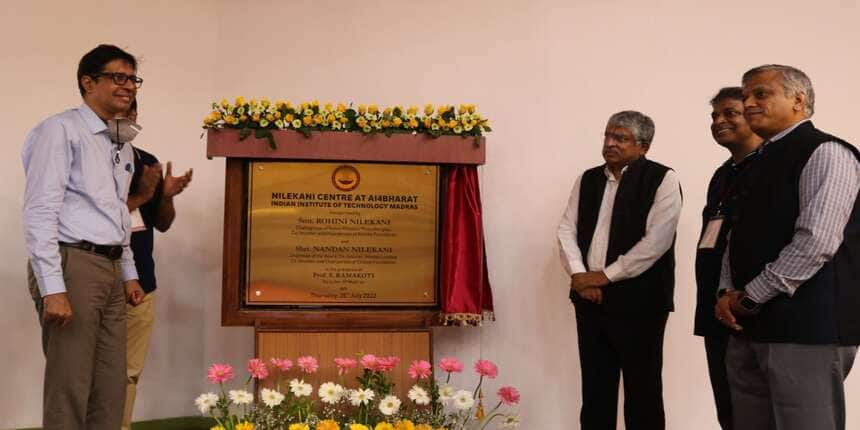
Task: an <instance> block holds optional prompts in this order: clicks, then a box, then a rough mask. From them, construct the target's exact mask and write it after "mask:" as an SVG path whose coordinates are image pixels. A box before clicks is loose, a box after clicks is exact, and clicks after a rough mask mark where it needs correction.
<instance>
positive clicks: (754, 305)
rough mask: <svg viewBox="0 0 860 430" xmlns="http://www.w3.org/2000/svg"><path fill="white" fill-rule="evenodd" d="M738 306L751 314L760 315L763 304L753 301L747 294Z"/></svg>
mask: <svg viewBox="0 0 860 430" xmlns="http://www.w3.org/2000/svg"><path fill="white" fill-rule="evenodd" d="M738 305H740V307H742V308H744V309H746V310H747V311H748V312H750V313H758V311H759V309H761V303H759V302H757V301H755V300H753V299H751V298H750V296H748V295H746V294H744V296H743V297H742V298H741V299H740V301H738Z"/></svg>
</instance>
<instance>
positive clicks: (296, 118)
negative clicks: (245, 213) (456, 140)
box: [203, 96, 492, 148]
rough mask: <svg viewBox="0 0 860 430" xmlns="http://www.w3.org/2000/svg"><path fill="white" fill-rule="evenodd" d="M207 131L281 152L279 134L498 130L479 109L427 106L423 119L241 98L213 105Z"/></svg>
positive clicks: (387, 111)
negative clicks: (226, 132) (235, 132)
mask: <svg viewBox="0 0 860 430" xmlns="http://www.w3.org/2000/svg"><path fill="white" fill-rule="evenodd" d="M203 128H206V129H222V128H233V129H239V130H241V132H240V133H239V139H240V140H244V139H245V138H247V137H248V136H250V135H251V133H254V136H255V137H257V138H258V139H264V138H265V139H266V140H268V142H269V145H270V146H272V148H274V147H275V140H274V137H273V135H272V131H273V130H293V131H296V132H299V133H302V134H304V135H305V136H306V137H310V134H311V132H312V131H342V132H360V133H364V134H373V133H382V134H385V135H386V136H391V135H392V134H394V133H411V134H419V133H421V134H427V135H430V136H433V137H439V136H442V135H453V136H464V137H467V136H472V137H474V138H475V139H476V141H477V139H478V138H480V137H481V136H482V134H483V133H484V132H490V131H492V130H491V129H490V126H489V121H488V120H487V119H486V118H484V117H482V116H481V115H480V114H479V113H477V112H476V109H475V105H471V104H461V105H460V106H459V107H455V106H453V105H451V106H449V105H439V106H433V105H432V104H428V105H426V106H424V111H423V115H421V113H419V111H418V107H417V106H410V107H409V108H407V109H404V108H403V106H394V107H386V108H383V109H380V108H379V107H378V106H377V105H375V104H371V105H363V104H361V105H358V107H355V108H354V107H353V105H352V104H351V103H350V104H349V105H346V104H344V103H338V104H337V105H333V104H332V103H325V104H323V105H321V104H320V102H319V101H317V100H314V101H312V102H303V103H300V104H299V105H298V106H295V105H293V104H292V103H290V101H288V100H284V101H276V102H274V103H272V102H271V101H269V100H268V99H262V100H260V101H257V100H256V99H250V100H247V101H246V100H245V98H244V97H241V96H240V97H237V98H236V101H235V103H230V102H229V101H228V100H227V99H223V100H221V102H213V103H212V112H210V113H209V115H208V116H207V117H206V118H204V119H203Z"/></svg>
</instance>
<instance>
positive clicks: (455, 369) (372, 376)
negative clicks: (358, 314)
mask: <svg viewBox="0 0 860 430" xmlns="http://www.w3.org/2000/svg"><path fill="white" fill-rule="evenodd" d="M333 364H334V365H335V366H337V371H338V379H339V381H338V382H333V381H329V382H325V383H322V384H320V386H319V387H317V388H316V390H315V389H314V387H312V386H311V384H308V383H306V382H305V381H304V380H303V379H302V377H303V376H307V375H311V374H313V373H316V372H317V371H318V369H319V362H318V360H317V359H316V358H314V357H310V356H305V357H299V358H298V359H297V360H296V363H295V366H294V365H293V362H292V361H291V360H289V359H279V358H273V359H271V361H270V362H269V363H268V364H267V363H266V362H264V361H263V360H260V359H259V358H253V359H251V360H249V361H248V364H247V370H248V373H249V376H248V378H247V379H246V380H245V383H244V385H243V386H242V388H241V389H234V390H230V389H228V388H227V387H226V386H225V383H227V382H229V381H231V380H233V379H234V377H235V374H234V371H233V368H232V367H231V366H230V365H228V364H217V363H216V364H213V365H212V366H210V367H209V370H208V373H207V378H208V379H209V381H210V382H212V383H214V384H217V385H218V387H219V390H218V391H219V392H218V393H213V392H208V393H203V394H201V395H200V396H199V397H197V399H196V400H195V401H194V403H195V404H196V405H197V407H198V409H199V410H200V412H201V413H202V414H204V415H210V416H212V417H213V418H214V419H215V421H216V422H217V426H215V427H213V428H212V430H281V429H286V430H484V429H491V428H498V427H499V426H501V427H502V428H515V427H517V426H518V425H519V417H518V416H517V415H516V414H515V413H511V412H507V411H506V410H505V409H506V408H508V407H511V406H515V405H517V404H518V403H519V401H520V394H519V392H518V391H517V389H516V388H514V387H510V386H504V387H501V388H499V389H498V390H497V392H496V394H497V396H498V401H497V403H496V404H495V406H494V407H493V408H492V409H490V410H489V411H488V412H485V410H484V405H483V400H484V394H483V392H484V389H485V386H484V383H485V381H486V380H488V379H495V378H496V376H497V375H498V367H497V366H496V365H495V364H494V363H493V362H491V361H489V360H478V361H477V362H475V364H474V366H473V368H474V371H475V372H476V373H477V374H478V375H479V377H480V378H479V380H478V384H477V385H476V386H475V387H474V389H472V390H465V389H460V388H456V387H455V386H454V385H453V383H452V376H453V375H454V374H457V373H460V372H462V371H463V368H464V366H463V364H462V363H461V362H460V361H459V360H457V359H456V358H450V357H446V358H442V359H441V360H440V362H439V368H440V369H441V370H442V371H443V372H444V373H445V379H444V381H441V382H440V381H437V380H436V379H435V378H433V368H432V365H431V364H430V363H429V362H427V361H424V360H416V361H413V362H412V363H411V364H410V365H409V368H408V374H409V377H410V378H412V379H413V380H414V384H413V386H412V387H411V388H410V389H409V391H408V395H407V398H406V399H401V398H398V397H397V396H396V395H395V394H394V383H393V382H392V381H391V378H390V376H389V375H390V373H391V371H392V370H394V369H395V368H396V367H397V366H398V365H399V364H400V359H399V358H398V357H378V356H375V355H372V354H365V355H362V356H360V357H356V358H349V357H343V358H336V359H335V360H334V362H333ZM359 367H360V369H359ZM353 370H357V371H358V372H359V373H358V375H357V376H356V377H355V384H353V386H352V387H351V388H348V387H347V386H346V385H347V384H346V383H345V379H346V378H347V377H348V375H349V374H350V373H352V371H353ZM255 380H256V381H263V380H266V381H267V383H268V384H267V385H268V387H265V388H261V389H260V390H259V392H253V391H254V390H253V389H250V390H249V385H250V384H251V383H252V382H253V381H255ZM491 425H495V427H491Z"/></svg>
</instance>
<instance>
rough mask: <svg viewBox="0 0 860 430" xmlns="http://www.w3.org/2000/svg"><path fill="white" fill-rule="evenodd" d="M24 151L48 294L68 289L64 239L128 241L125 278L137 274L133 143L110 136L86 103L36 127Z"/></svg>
mask: <svg viewBox="0 0 860 430" xmlns="http://www.w3.org/2000/svg"><path fill="white" fill-rule="evenodd" d="M21 157H22V159H23V161H24V174H25V176H26V179H27V185H26V188H25V190H24V214H23V218H24V240H25V241H26V243H27V248H28V250H29V252H30V265H31V266H32V268H33V272H34V274H35V275H36V280H37V281H38V284H39V292H40V293H41V294H42V296H43V297H44V296H46V295H49V294H57V293H62V292H65V291H66V285H65V282H64V281H63V269H62V264H61V263H62V261H61V258H60V252H59V246H58V244H57V242H58V241H59V242H81V241H88V242H92V243H95V244H98V245H122V247H123V253H122V259H121V261H120V263H121V264H120V265H121V268H122V278H123V280H124V281H127V280H131V279H137V270H135V266H134V259H133V257H132V253H131V249H130V248H129V240H130V238H131V218H130V217H129V214H128V206H126V201H127V199H128V188H129V184H130V183H131V177H132V174H133V173H134V155H133V153H132V148H131V145H129V144H126V145H123V146H122V148H120V147H119V146H118V145H116V144H114V143H113V142H111V140H110V133H109V132H108V129H107V125H106V124H105V122H104V121H102V119H101V118H99V117H98V115H96V113H95V112H93V110H92V109H91V108H90V107H89V106H87V105H86V104H82V105H81V106H80V107H78V108H75V109H69V110H67V111H65V112H62V113H59V114H57V115H54V116H52V117H50V118H48V119H46V120H44V121H42V122H41V123H40V124H39V125H37V126H36V127H35V128H33V130H31V131H30V133H29V134H28V135H27V139H26V140H25V141H24V149H23V150H22V153H21Z"/></svg>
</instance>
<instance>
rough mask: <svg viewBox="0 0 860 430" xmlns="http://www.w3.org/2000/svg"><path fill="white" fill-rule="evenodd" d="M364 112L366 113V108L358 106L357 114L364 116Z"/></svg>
mask: <svg viewBox="0 0 860 430" xmlns="http://www.w3.org/2000/svg"><path fill="white" fill-rule="evenodd" d="M365 112H367V106H365V105H358V114H359V115H364V113H365Z"/></svg>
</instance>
